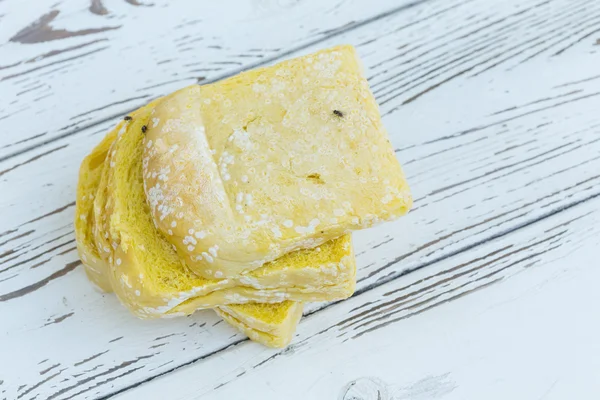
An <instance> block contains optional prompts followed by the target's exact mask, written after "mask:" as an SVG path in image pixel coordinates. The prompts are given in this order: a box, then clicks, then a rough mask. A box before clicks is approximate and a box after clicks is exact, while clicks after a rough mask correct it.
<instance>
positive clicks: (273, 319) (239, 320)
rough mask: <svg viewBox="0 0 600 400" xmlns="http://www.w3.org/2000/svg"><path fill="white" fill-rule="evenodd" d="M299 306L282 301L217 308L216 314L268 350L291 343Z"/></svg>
mask: <svg viewBox="0 0 600 400" xmlns="http://www.w3.org/2000/svg"><path fill="white" fill-rule="evenodd" d="M302 308H303V307H302V303H298V302H293V301H285V302H283V303H279V304H278V305H277V307H274V306H273V305H272V304H261V303H251V304H240V305H236V306H234V307H231V306H220V307H216V308H215V311H216V313H217V314H219V315H220V316H221V318H223V319H224V320H225V321H226V322H228V323H229V324H230V325H233V326H235V327H236V328H238V329H239V330H240V331H241V332H243V333H244V334H245V335H246V336H248V337H249V338H250V339H252V340H254V341H255V342H259V343H262V344H264V345H266V346H269V347H285V346H287V345H288V344H289V343H290V341H291V340H292V336H293V334H294V332H295V331H296V326H297V325H298V321H299V320H300V317H302Z"/></svg>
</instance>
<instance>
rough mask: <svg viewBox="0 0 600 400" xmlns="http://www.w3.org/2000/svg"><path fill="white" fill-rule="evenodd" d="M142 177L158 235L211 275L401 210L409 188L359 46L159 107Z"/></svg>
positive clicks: (182, 95) (180, 95)
mask: <svg viewBox="0 0 600 400" xmlns="http://www.w3.org/2000/svg"><path fill="white" fill-rule="evenodd" d="M144 152H145V153H144V181H145V189H146V194H147V197H148V199H149V202H150V206H151V210H152V214H153V217H154V220H155V222H156V224H157V226H158V229H159V230H160V232H162V233H163V234H164V235H165V237H166V238H167V240H168V241H169V242H170V243H171V244H173V245H175V246H176V247H177V250H178V252H179V254H180V256H181V257H182V258H184V259H185V261H186V263H187V265H188V266H189V267H190V268H192V270H193V271H194V272H195V273H196V274H199V275H202V276H204V277H206V278H223V277H233V276H237V275H239V274H241V273H243V272H246V271H249V270H252V269H255V268H258V267H260V266H261V265H263V264H264V263H265V262H267V261H271V260H274V259H276V258H278V257H281V256H282V255H283V254H286V253H288V252H290V251H293V250H297V249H304V248H312V247H315V246H317V245H320V244H322V243H325V242H326V241H328V240H331V239H334V238H337V237H339V236H340V235H343V234H345V233H348V232H350V231H352V230H356V229H363V228H367V227H370V226H372V225H374V224H375V223H378V222H380V221H385V220H391V219H394V218H396V217H398V216H400V215H403V214H405V213H406V212H407V211H408V209H409V208H410V206H411V204H412V200H411V196H410V193H409V188H408V185H407V183H406V180H405V178H404V174H403V173H402V170H401V167H400V164H399V163H398V161H397V160H396V157H395V154H394V149H393V148H392V146H391V144H390V142H389V140H388V135H387V133H386V131H385V128H384V127H383V125H382V123H381V118H380V115H379V110H378V106H377V104H376V102H375V99H374V97H373V95H372V93H371V92H370V90H369V87H368V83H367V81H366V79H365V77H364V76H363V73H362V70H361V67H360V64H359V60H358V57H357V55H356V52H355V50H354V48H353V47H351V46H338V47H334V48H331V49H327V50H323V51H319V52H317V53H315V54H310V55H307V56H304V57H300V58H296V59H292V60H289V61H285V62H282V63H279V64H276V65H274V66H271V67H267V68H260V69H256V70H252V71H248V72H245V73H242V74H240V75H237V76H234V77H232V78H229V79H226V80H223V81H220V82H217V83H213V84H209V85H204V86H191V87H189V88H185V89H183V90H181V91H179V92H177V93H175V94H173V95H171V96H170V97H169V98H168V99H166V100H165V101H164V102H161V103H160V104H158V105H157V107H156V110H155V111H153V115H152V116H151V118H150V121H149V123H148V132H147V134H146V138H145V140H144Z"/></svg>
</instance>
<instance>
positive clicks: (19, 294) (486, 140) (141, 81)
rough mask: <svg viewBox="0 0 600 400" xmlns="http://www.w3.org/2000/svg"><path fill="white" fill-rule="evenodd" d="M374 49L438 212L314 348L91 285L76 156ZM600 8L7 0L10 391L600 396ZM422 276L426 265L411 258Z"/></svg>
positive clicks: (315, 321)
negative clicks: (142, 121)
mask: <svg viewBox="0 0 600 400" xmlns="http://www.w3.org/2000/svg"><path fill="white" fill-rule="evenodd" d="M340 43H351V44H354V45H355V46H356V47H357V49H358V51H359V53H360V55H361V57H362V58H363V60H364V64H365V68H366V71H367V75H368V78H369V81H370V84H371V87H372V89H373V91H374V93H375V95H376V97H377V99H378V101H379V103H380V105H381V111H382V114H383V115H384V123H385V125H386V126H387V128H388V131H389V132H390V135H391V141H392V143H393V145H394V147H395V149H396V154H397V156H398V158H399V160H400V161H401V162H402V164H403V165H404V167H405V171H406V173H407V176H408V179H409V182H410V184H411V187H412V190H413V194H414V197H415V207H414V209H413V211H412V212H411V213H410V214H409V215H408V216H407V217H405V218H403V219H401V220H399V221H397V222H395V223H390V224H387V225H383V226H380V227H377V228H374V229H372V230H370V231H367V232H360V233H358V234H356V235H355V239H354V243H355V247H356V250H357V261H358V265H359V274H358V279H359V282H358V290H357V294H356V295H355V296H354V297H353V298H352V299H350V300H347V301H345V302H341V303H338V304H334V305H329V306H327V307H325V305H322V304H319V305H310V306H309V307H308V309H307V314H309V315H308V316H305V318H304V319H303V320H302V322H301V323H300V326H299V329H298V333H297V336H296V338H295V340H294V342H293V344H292V345H291V346H290V347H289V348H288V349H286V350H283V351H275V350H270V349H266V348H264V347H261V346H260V345H257V344H255V343H251V342H249V341H248V340H246V339H245V338H244V337H243V336H242V335H240V334H238V333H236V331H235V330H233V329H232V328H230V327H228V326H226V324H224V323H220V322H219V319H218V318H217V317H216V316H215V315H214V314H213V313H212V312H210V311H206V312H199V313H197V314H195V315H193V316H191V317H188V318H183V319H171V320H165V321H139V320H136V319H135V318H133V317H132V316H131V315H129V314H128V313H127V311H126V310H125V309H124V308H123V307H121V306H120V305H119V303H118V301H117V300H116V299H115V298H114V297H113V296H111V295H103V294H100V293H98V292H96V291H94V290H93V289H92V287H91V286H90V285H89V284H88V282H87V281H86V278H85V276H84V273H83V271H82V268H81V266H80V264H79V262H78V260H77V255H76V251H75V243H74V236H73V227H72V218H73V211H74V199H75V187H76V179H77V168H78V166H79V163H80V161H81V159H82V158H83V157H84V155H85V154H86V153H87V152H88V151H89V150H90V149H91V148H92V147H93V145H94V144H95V143H96V142H98V141H99V140H100V138H101V137H102V135H103V134H104V133H105V132H106V131H107V130H108V129H109V128H110V127H111V126H113V125H114V123H115V121H116V120H117V119H119V118H120V117H122V116H123V115H124V114H126V113H127V112H128V111H130V110H132V109H134V108H136V107H138V106H139V105H141V104H143V103H145V102H147V101H148V100H150V99H152V98H155V97H157V96H160V95H163V94H166V93H168V92H170V91H172V90H175V89H177V88H180V87H183V86H185V85H188V84H191V83H194V82H200V83H202V82H208V81H213V80H217V79H220V78H222V77H225V76H229V75H232V74H235V73H237V72H239V71H241V70H243V69H246V68H250V67H254V66H257V65H263V64H270V63H273V62H276V61H277V60H279V59H284V58H289V57H292V56H295V55H299V54H305V53H308V52H311V51H314V50H317V49H320V48H324V47H327V46H330V45H334V44H340ZM598 50H600V2H598V1H596V0H535V1H534V0H494V1H492V0H414V1H409V0H402V1H399V0H369V1H368V2H367V1H360V0H334V1H324V0H239V1H234V0H221V1H216V2H192V1H183V0H176V1H167V0H86V1H84V0H63V1H57V0H52V1H49V0H36V1H29V2H25V1H22V0H1V1H0V210H1V211H0V213H1V214H0V321H2V322H0V327H1V328H0V399H3V398H6V399H11V400H12V399H101V398H102V399H106V398H118V399H140V398H142V399H154V398H157V399H163V398H168V399H196V398H209V399H213V398H214V399H223V398H226V399H236V398H264V399H271V398H272V399H281V398H286V399H342V398H343V399H365V400H367V399H379V398H380V399H394V400H398V399H432V398H435V399H444V400H446V399H597V398H600V341H598V337H600V314H599V313H598V311H597V309H598V304H600V292H599V291H598V290H597V289H596V286H597V282H598V280H600V269H599V268H600V261H598V260H599V259H600V68H599V66H600V55H599V54H598ZM407 272H410V273H407Z"/></svg>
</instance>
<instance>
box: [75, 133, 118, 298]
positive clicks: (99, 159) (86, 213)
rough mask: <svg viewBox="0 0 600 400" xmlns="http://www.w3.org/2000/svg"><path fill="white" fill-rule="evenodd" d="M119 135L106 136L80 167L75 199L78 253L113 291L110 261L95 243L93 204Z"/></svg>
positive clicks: (99, 283) (97, 281) (93, 277)
mask: <svg viewBox="0 0 600 400" xmlns="http://www.w3.org/2000/svg"><path fill="white" fill-rule="evenodd" d="M116 136H117V131H116V130H114V131H112V132H110V133H109V134H108V135H106V137H105V138H104V139H103V140H102V141H101V142H100V144H98V146H96V147H95V148H94V150H92V152H91V153H90V154H89V155H88V156H87V157H86V158H84V160H83V162H82V163H81V167H80V168H79V183H78V185H77V201H76V202H75V222H74V224H75V235H76V238H77V240H76V243H77V252H78V253H79V258H80V259H81V261H82V263H83V265H84V268H85V272H86V274H87V276H88V278H89V279H90V281H92V282H93V283H94V284H96V285H97V286H98V287H99V288H100V289H101V290H103V291H105V292H108V291H110V290H111V287H110V283H109V281H108V277H107V275H106V271H105V269H106V263H105V262H104V260H103V259H102V257H101V255H100V253H99V252H98V250H97V247H96V246H95V245H94V242H93V240H92V237H93V236H94V234H93V231H94V226H95V224H94V213H93V204H94V200H95V195H96V192H97V189H98V187H99V186H100V180H101V173H102V168H103V166H104V160H105V159H106V156H107V154H108V151H109V149H110V146H111V145H112V143H113V142H114V140H115V138H116Z"/></svg>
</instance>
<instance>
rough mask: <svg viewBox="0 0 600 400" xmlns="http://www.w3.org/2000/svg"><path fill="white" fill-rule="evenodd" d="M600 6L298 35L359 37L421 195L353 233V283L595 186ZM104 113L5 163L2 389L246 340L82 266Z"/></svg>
mask: <svg viewBox="0 0 600 400" xmlns="http://www.w3.org/2000/svg"><path fill="white" fill-rule="evenodd" d="M0 4H2V3H0ZM103 4H104V6H105V7H109V4H113V3H109V2H104V3H103ZM114 4H122V2H121V3H120V2H115V3H114ZM597 8H600V4H598V5H596V4H591V3H590V2H585V1H568V0H554V1H545V2H541V1H538V2H536V1H506V2H500V3H496V4H490V3H489V2H487V1H485V0H473V1H466V0H463V1H459V0H453V1H445V2H429V3H423V4H421V5H420V6H415V7H412V8H409V9H406V10H404V11H402V12H401V13H397V14H393V15H390V16H389V17H386V18H383V19H381V20H379V21H377V22H376V23H373V24H368V25H365V26H362V27H360V28H357V29H353V30H350V31H348V32H345V33H343V34H341V35H340V36H338V37H336V38H334V39H331V40H329V41H325V42H323V43H319V44H318V45H315V46H313V47H309V48H306V49H305V50H303V52H309V51H312V50H314V49H316V48H321V47H326V46H329V45H332V44H334V43H353V44H355V45H356V46H357V47H358V50H359V53H360V54H361V56H362V57H363V60H364V64H365V67H366V71H367V75H368V77H369V80H370V82H371V85H372V87H373V90H374V91H375V93H376V96H377V99H378V101H379V102H380V104H381V105H382V107H381V109H382V113H383V114H384V123H385V125H386V126H387V127H388V130H389V131H390V135H391V140H392V143H393V144H394V146H395V148H396V149H397V155H398V158H399V159H400V161H401V162H402V163H403V164H404V165H405V171H406V173H407V176H408V179H409V182H410V183H411V185H412V189H413V192H414V195H415V199H416V202H415V209H414V210H413V212H411V214H409V215H408V216H407V217H405V218H403V219H402V220H400V221H398V222H395V223H391V224H387V225H384V226H381V227H378V228H376V229H373V230H371V231H368V232H360V233H358V234H356V235H355V246H356V249H357V260H358V265H359V268H360V270H359V280H360V281H359V285H358V288H359V292H361V293H364V292H367V291H368V290H369V289H372V288H374V287H377V286H379V285H381V284H383V283H385V282H389V281H392V280H394V279H396V278H398V277H399V276H401V275H402V274H404V273H406V272H407V271H412V270H418V269H419V268H422V267H425V266H428V267H429V268H426V269H423V270H419V271H417V272H415V273H425V274H428V272H427V271H430V270H431V268H432V265H433V266H435V264H436V262H437V261H439V260H442V259H444V258H447V257H448V256H451V255H453V254H457V253H460V252H464V251H467V250H469V249H471V248H474V247H476V246H478V245H481V244H482V243H485V242H487V241H488V240H490V239H493V238H495V237H500V236H502V235H512V234H513V233H514V232H513V231H515V230H518V229H519V228H522V227H524V226H527V225H529V224H532V223H534V222H535V221H538V220H541V219H544V218H546V217H548V216H550V215H553V214H555V213H556V212H558V211H560V210H561V209H563V208H565V207H571V206H573V205H574V204H577V203H579V202H585V201H586V200H589V199H591V198H594V197H595V196H598V195H600V185H599V183H600V175H599V171H600V161H599V160H600V117H599V116H598V113H597V110H598V108H599V106H600V102H599V96H598V93H600V79H599V78H598V72H597V70H596V68H595V65H597V63H598V54H597V53H596V49H597V47H595V45H594V44H593V43H595V39H594V40H592V38H593V36H589V33H590V32H592V31H593V27H592V28H585V26H586V25H585V23H583V22H581V21H584V20H585V19H586V18H592V17H593V16H594V15H596V14H597V11H598V10H597ZM592 21H593V20H592ZM590 23H591V22H590ZM70 29H71V30H72V29H75V28H70ZM585 29H588V30H585ZM565 49H566V50H565ZM294 54H296V53H294ZM294 54H293V55H294ZM290 56H291V55H290ZM156 79H158V77H157V78H156ZM112 125H113V121H106V122H102V123H99V124H97V125H95V126H94V127H92V128H89V129H85V130H81V131H80V132H78V133H77V134H75V135H72V136H69V137H68V138H63V139H60V140H56V141H54V142H52V143H49V144H47V145H44V146H39V147H37V148H35V149H34V150H32V151H29V152H27V153H23V154H20V155H18V156H15V157H13V158H11V159H9V160H5V161H3V162H1V163H0V192H1V193H3V195H2V196H1V197H0V209H1V210H2V216H1V221H2V225H1V229H0V318H2V320H3V321H8V322H7V323H6V328H5V329H6V332H7V333H6V337H5V340H3V341H0V354H9V355H10V356H9V358H10V359H15V361H14V363H12V364H11V365H5V364H2V365H0V377H1V378H0V379H2V380H3V381H4V383H3V386H0V392H1V391H2V390H4V391H5V392H6V393H5V394H4V395H5V396H7V398H14V397H17V395H21V398H23V399H28V398H33V397H35V396H36V395H38V396H39V397H38V398H53V399H67V398H98V397H101V396H106V395H109V394H110V393H114V392H117V391H119V390H122V389H124V388H127V387H129V386H131V385H135V384H138V383H139V382H141V381H144V380H146V379H149V378H152V377H154V376H157V375H160V374H162V373H164V372H166V371H169V370H171V369H173V368H175V367H178V366H180V365H183V364H186V363H189V362H192V361H194V360H198V359H202V358H203V357H207V356H208V355H210V354H212V353H214V352H217V351H219V350H221V349H223V348H226V347H227V346H229V345H231V344H232V343H236V342H238V341H241V340H243V339H242V337H241V336H239V335H236V334H235V332H234V331H233V330H232V329H230V328H229V327H226V326H224V324H217V322H218V321H217V319H216V318H215V317H213V316H212V314H211V313H199V314H198V315H195V316H193V317H190V318H187V319H183V320H178V319H174V320H169V321H157V322H143V321H137V320H135V319H134V318H132V317H131V316H130V315H128V314H127V313H126V311H125V310H124V309H123V308H122V307H121V306H120V305H119V304H118V302H117V301H116V300H115V299H114V298H113V297H112V296H103V295H100V294H98V293H95V292H94V291H93V290H92V288H91V286H90V285H89V284H88V283H87V282H86V279H85V276H84V274H83V271H82V269H81V268H80V267H78V261H77V257H76V252H75V244H74V240H73V234H72V229H73V228H72V225H71V221H72V214H73V209H74V203H73V200H74V198H75V186H76V179H77V168H78V166H79V163H80V161H81V159H82V158H83V156H84V155H85V154H86V153H87V152H88V151H89V150H90V149H91V148H92V147H93V145H94V144H95V143H97V142H98V141H99V140H100V138H101V136H102V135H103V134H104V133H105V132H106V131H108V129H109V128H110V127H111V126H112ZM511 232H513V233H511ZM511 257H512V256H511ZM411 275H412V274H411ZM409 276H410V275H409ZM365 304H366V303H365ZM319 307H322V305H321V306H319V305H317V306H312V308H310V310H313V311H314V310H316V309H317V308H319ZM23 310H27V312H25V313H24V312H23ZM69 314H71V315H69ZM66 315H69V316H68V317H65V316H66ZM314 315H315V316H317V315H319V313H317V314H314ZM63 317H64V318H63ZM61 318H62V319H61ZM311 318H314V317H311ZM57 320H59V322H54V321H57ZM188 321H189V322H188ZM202 324H204V325H202ZM213 324H217V325H216V326H214V327H212V326H211V325H213ZM201 325H202V326H201ZM200 326H201V327H200ZM167 335H169V336H168V337H166V338H163V339H161V340H158V341H156V342H155V339H156V338H159V337H163V336H167ZM64 337H68V338H69V340H68V341H67V340H64ZM162 343H165V344H164V345H161V346H160V347H153V346H156V345H160V344H162ZM245 346H246V345H245ZM256 351H263V349H260V348H258V347H256ZM213 359H214V358H213ZM44 360H45V361H44ZM86 360H89V361H86ZM38 363H39V364H38ZM56 364H59V366H57V367H54V368H53V369H51V370H49V371H47V372H45V373H44V374H42V372H43V371H46V370H47V369H48V368H49V367H51V366H53V365H56ZM19 387H21V390H19ZM24 392H27V394H25V395H23V394H22V393H24ZM0 398H1V397H0Z"/></svg>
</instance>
